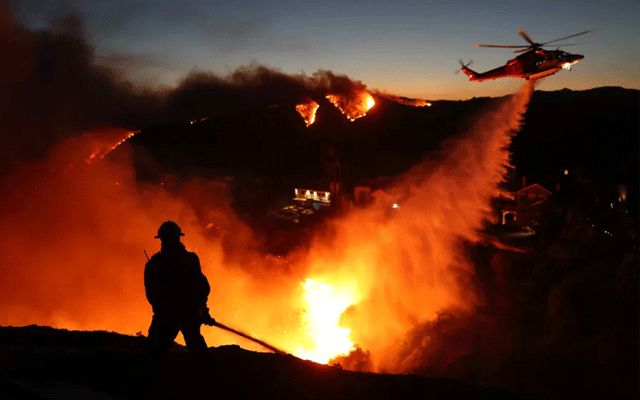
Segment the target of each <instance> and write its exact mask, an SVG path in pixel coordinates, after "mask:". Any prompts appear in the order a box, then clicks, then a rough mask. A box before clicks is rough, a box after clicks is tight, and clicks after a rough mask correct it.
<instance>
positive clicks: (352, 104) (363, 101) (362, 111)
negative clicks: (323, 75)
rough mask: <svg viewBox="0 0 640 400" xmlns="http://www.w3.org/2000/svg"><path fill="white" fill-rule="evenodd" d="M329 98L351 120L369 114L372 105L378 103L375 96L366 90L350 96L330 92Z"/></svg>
mask: <svg viewBox="0 0 640 400" xmlns="http://www.w3.org/2000/svg"><path fill="white" fill-rule="evenodd" d="M327 99H328V100H329V101H330V102H331V104H333V105H334V106H336V107H338V109H339V110H340V112H342V113H343V114H344V115H346V117H347V118H349V120H351V121H355V120H356V119H358V118H360V117H364V116H365V115H367V112H368V111H369V110H370V109H371V107H373V106H374V105H375V104H376V102H375V100H373V97H372V96H371V95H370V94H369V93H367V92H366V91H362V92H359V93H355V94H354V95H350V96H343V95H337V94H328V95H327Z"/></svg>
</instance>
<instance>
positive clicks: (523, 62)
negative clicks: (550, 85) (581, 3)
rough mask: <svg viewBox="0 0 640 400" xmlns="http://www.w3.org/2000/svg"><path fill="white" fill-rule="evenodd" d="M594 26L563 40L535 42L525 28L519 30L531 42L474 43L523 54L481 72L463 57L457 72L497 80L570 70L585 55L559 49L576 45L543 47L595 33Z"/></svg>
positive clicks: (538, 76) (479, 79)
mask: <svg viewBox="0 0 640 400" xmlns="http://www.w3.org/2000/svg"><path fill="white" fill-rule="evenodd" d="M594 30H595V29H590V30H588V31H584V32H579V33H576V34H573V35H569V36H566V37H563V38H561V39H555V40H551V41H549V42H545V43H536V42H534V41H533V40H531V38H530V37H529V35H527V32H525V31H524V30H522V29H521V30H519V31H517V32H518V33H519V34H520V36H522V37H523V38H524V40H526V41H527V42H528V43H529V45H520V46H517V45H501V44H474V46H475V47H499V48H510V49H517V50H514V51H512V53H522V52H524V53H523V54H521V55H519V56H517V57H516V58H514V59H512V60H509V61H507V63H506V64H505V65H503V66H501V67H498V68H495V69H492V70H490V71H487V72H483V73H478V72H476V71H473V70H471V69H469V68H468V67H469V65H471V63H472V61H469V62H468V63H467V64H464V63H463V62H462V60H460V61H459V62H460V65H461V66H462V67H461V68H460V69H459V70H457V71H456V73H457V72H460V71H462V73H464V74H465V75H467V76H468V77H469V80H470V81H475V82H482V81H485V80H488V79H497V78H505V77H516V78H523V79H526V80H532V79H538V78H542V77H545V76H549V75H553V74H555V73H556V72H558V71H560V70H561V69H563V68H564V69H566V70H568V71H571V66H572V65H573V64H575V63H577V62H578V61H580V60H582V59H583V58H584V56H583V55H580V54H570V53H567V52H564V51H562V50H559V48H560V47H561V46H571V45H573V44H564V45H559V46H558V48H556V50H545V49H543V48H542V46H546V45H548V44H549V43H555V42H559V41H561V40H565V39H569V38H572V37H576V36H580V35H584V34H586V33H589V32H593V31H594Z"/></svg>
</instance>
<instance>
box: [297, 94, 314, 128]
mask: <svg viewBox="0 0 640 400" xmlns="http://www.w3.org/2000/svg"><path fill="white" fill-rule="evenodd" d="M319 107H320V104H318V103H316V102H315V101H313V100H311V99H309V100H307V101H306V102H304V103H302V104H298V105H296V111H297V112H298V114H300V116H301V117H302V119H303V120H304V122H305V123H306V124H307V127H308V126H309V125H311V124H313V123H314V122H315V120H316V111H317V110H318V108H319Z"/></svg>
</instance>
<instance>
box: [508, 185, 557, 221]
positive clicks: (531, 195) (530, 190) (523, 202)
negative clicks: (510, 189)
mask: <svg viewBox="0 0 640 400" xmlns="http://www.w3.org/2000/svg"><path fill="white" fill-rule="evenodd" d="M551 195H552V193H551V192H550V191H549V190H547V189H545V188H544V187H542V186H540V185H538V184H537V183H534V184H533V185H529V186H527V187H524V188H522V189H520V190H518V191H517V192H516V215H515V220H516V221H517V224H518V225H519V226H533V225H537V224H538V223H539V222H540V218H541V216H542V211H543V208H544V205H545V204H546V202H547V200H548V199H549V197H550V196H551Z"/></svg>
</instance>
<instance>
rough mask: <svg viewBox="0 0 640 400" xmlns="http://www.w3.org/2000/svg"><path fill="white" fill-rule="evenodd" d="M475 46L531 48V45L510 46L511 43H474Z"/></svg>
mask: <svg viewBox="0 0 640 400" xmlns="http://www.w3.org/2000/svg"><path fill="white" fill-rule="evenodd" d="M473 46H474V47H499V48H505V49H520V48H523V47H526V48H529V46H522V45H520V46H510V45H506V44H474V45H473Z"/></svg>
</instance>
